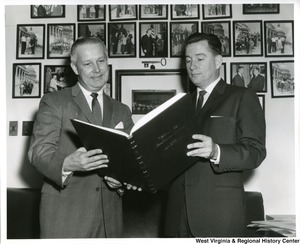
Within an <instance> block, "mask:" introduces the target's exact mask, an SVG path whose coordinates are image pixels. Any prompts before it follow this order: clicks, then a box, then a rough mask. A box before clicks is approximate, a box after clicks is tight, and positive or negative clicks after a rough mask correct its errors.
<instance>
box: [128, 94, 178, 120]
mask: <svg viewBox="0 0 300 244" xmlns="http://www.w3.org/2000/svg"><path fill="white" fill-rule="evenodd" d="M175 95H176V90H174V89H173V90H132V96H131V97H132V106H131V111H132V114H147V113H149V112H151V111H152V110H153V109H155V108H157V107H158V106H159V105H161V104H163V103H164V102H166V101H167V100H169V99H170V98H172V97H173V96H175Z"/></svg>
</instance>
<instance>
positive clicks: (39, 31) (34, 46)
mask: <svg viewBox="0 0 300 244" xmlns="http://www.w3.org/2000/svg"><path fill="white" fill-rule="evenodd" d="M16 44H17V45H16V47H17V49H16V50H17V53H16V59H44V54H45V25H44V24H18V25H17V43H16Z"/></svg>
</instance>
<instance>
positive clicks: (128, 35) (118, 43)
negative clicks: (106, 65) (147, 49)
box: [108, 22, 136, 58]
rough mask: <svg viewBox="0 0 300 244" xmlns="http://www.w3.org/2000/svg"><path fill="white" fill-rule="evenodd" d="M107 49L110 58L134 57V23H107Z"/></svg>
mask: <svg viewBox="0 0 300 244" xmlns="http://www.w3.org/2000/svg"><path fill="white" fill-rule="evenodd" d="M108 50H109V53H108V56H109V57H110V58H130V57H136V23H135V22H120V23H108Z"/></svg>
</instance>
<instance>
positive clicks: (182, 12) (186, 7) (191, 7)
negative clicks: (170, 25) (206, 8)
mask: <svg viewBox="0 0 300 244" xmlns="http://www.w3.org/2000/svg"><path fill="white" fill-rule="evenodd" d="M170 12H171V20H179V19H180V20H188V19H199V18H200V11H199V4H175V5H171V11H170Z"/></svg>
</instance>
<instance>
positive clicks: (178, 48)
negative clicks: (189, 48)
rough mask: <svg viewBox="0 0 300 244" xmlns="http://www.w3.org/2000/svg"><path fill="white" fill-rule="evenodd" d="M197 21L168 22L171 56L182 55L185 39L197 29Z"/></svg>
mask: <svg viewBox="0 0 300 244" xmlns="http://www.w3.org/2000/svg"><path fill="white" fill-rule="evenodd" d="M198 23H199V22H197V21H195V22H174V21H172V22H171V23H170V54H171V57H182V56H183V55H184V50H185V41H186V39H187V38H188V36H189V35H191V34H192V33H195V32H197V31H198V29H199V26H198Z"/></svg>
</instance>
